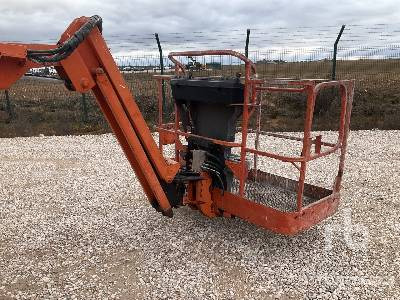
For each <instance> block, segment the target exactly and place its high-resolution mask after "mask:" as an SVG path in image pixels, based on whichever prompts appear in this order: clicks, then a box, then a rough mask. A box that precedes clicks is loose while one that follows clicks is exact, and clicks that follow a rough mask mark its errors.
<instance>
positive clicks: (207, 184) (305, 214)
mask: <svg viewBox="0 0 400 300" xmlns="http://www.w3.org/2000/svg"><path fill="white" fill-rule="evenodd" d="M87 21H88V18H87V17H81V18H78V19H75V20H74V21H73V22H72V23H71V25H70V26H69V27H68V28H67V30H66V31H65V32H64V34H63V35H62V36H61V39H60V43H62V42H64V41H66V40H67V39H68V38H69V37H71V36H72V35H73V34H74V33H75V32H76V31H77V30H78V29H79V28H81V26H82V25H83V24H85V23H86V22H87ZM56 47H57V45H36V44H11V43H0V89H8V88H9V87H10V86H11V85H12V84H13V83H14V82H15V81H17V80H18V79H19V78H21V77H22V76H23V75H24V74H25V73H26V72H27V71H28V70H29V69H31V68H37V67H42V66H49V65H53V66H54V67H55V69H56V70H57V72H58V74H59V75H60V77H61V78H62V79H64V80H66V81H67V82H70V85H72V87H73V89H74V90H76V91H78V92H81V93H84V92H88V91H89V90H92V91H93V93H94V95H95V96H96V99H97V102H98V104H99V106H100V108H101V110H102V112H103V114H104V115H105V117H106V119H107V121H108V122H109V124H110V126H111V128H112V130H113V132H114V133H115V136H116V138H117V139H118V141H119V143H120V145H121V147H122V149H123V151H124V153H125V155H126V157H127V159H128V160H129V162H130V164H131V166H132V168H133V170H134V171H135V173H136V175H137V177H138V179H139V181H140V183H141V185H142V187H143V189H144V192H145V193H146V195H147V197H148V199H149V201H150V203H151V204H152V205H153V206H157V207H159V208H160V210H161V211H162V212H163V214H164V215H167V216H172V209H171V205H170V202H169V201H168V198H167V195H166V194H165V192H164V190H163V187H162V184H161V181H163V182H166V183H170V182H172V181H173V180H174V178H175V176H176V174H177V173H178V171H179V169H180V163H179V160H180V158H179V151H181V150H184V149H185V146H184V145H182V144H181V142H180V140H179V137H180V136H186V137H187V136H193V135H192V134H190V133H187V132H184V131H181V130H179V126H180V121H179V114H178V112H177V111H176V113H175V123H174V124H163V123H162V111H160V112H161V113H160V118H159V126H158V130H159V132H160V145H159V147H160V148H161V149H162V145H163V144H171V143H174V144H175V148H176V149H175V150H176V151H175V160H171V159H168V158H164V157H163V155H162V151H160V149H159V148H158V147H157V144H156V143H155V141H154V139H153V137H152V135H151V132H150V129H149V128H148V126H147V124H146V122H145V120H144V119H143V116H142V114H141V113H140V111H139V108H138V106H137V104H136V102H135V100H134V98H133V96H132V94H131V93H130V91H129V88H128V86H127V85H126V83H125V81H124V79H123V77H122V75H121V74H120V72H119V70H118V67H117V65H116V64H115V62H114V60H113V58H112V56H111V54H110V52H109V49H108V47H107V45H106V43H105V41H104V39H103V37H102V35H101V33H100V31H99V30H98V28H94V29H93V30H92V31H91V32H90V33H89V35H88V36H87V37H86V39H85V40H84V41H83V42H82V43H81V44H80V45H79V46H78V47H77V48H76V49H75V50H74V51H73V52H72V54H71V55H70V56H68V57H67V58H65V59H63V60H61V61H60V62H57V63H36V62H32V61H31V60H29V59H28V58H27V51H28V49H29V50H32V49H35V50H49V49H54V48H56ZM178 55H180V56H202V55H231V56H234V57H237V58H239V59H241V60H242V61H243V62H244V63H245V76H244V83H245V88H244V103H243V114H242V129H241V134H242V140H241V142H240V143H236V142H227V141H220V140H213V139H209V138H205V137H202V138H205V139H208V140H212V141H213V142H214V143H216V144H220V145H223V146H227V147H238V148H240V161H239V162H237V163H234V162H231V161H227V162H226V163H227V166H228V167H230V168H231V169H232V171H233V173H234V175H235V176H236V177H237V178H238V179H239V181H240V186H239V194H238V195H234V194H232V193H229V192H225V193H222V191H221V190H219V189H217V188H212V185H211V178H210V176H208V174H207V173H202V174H201V176H202V178H203V180H200V181H197V182H193V181H192V182H188V183H187V193H186V197H185V202H186V203H187V204H188V205H190V206H191V207H196V208H198V209H200V210H201V211H202V212H203V213H204V214H205V215H207V216H209V217H213V216H219V215H223V216H231V215H233V216H238V217H240V218H243V219H245V220H247V221H249V222H251V223H254V224H257V225H259V226H262V227H264V228H268V229H271V230H273V231H276V232H279V233H283V234H294V233H296V232H298V231H300V230H303V229H306V228H308V227H310V226H311V225H313V224H316V223H317V222H319V221H320V220H322V219H324V218H326V217H327V216H329V215H330V214H332V213H333V212H334V211H335V210H336V208H337V205H338V201H339V191H340V182H341V178H342V175H343V168H344V158H345V150H346V145H347V135H348V130H349V121H350V112H351V103H352V93H353V82H352V81H334V82H324V83H319V84H317V83H316V82H313V81H305V82H297V83H291V84H293V85H298V86H299V85H300V86H301V87H300V88H280V87H266V86H264V85H263V84H264V81H262V80H259V79H256V78H254V77H252V75H255V74H256V68H255V65H254V64H253V63H252V62H251V61H250V60H249V59H248V58H246V57H245V56H244V55H242V54H240V53H237V52H234V51H230V50H218V51H190V52H181V53H171V54H170V55H169V57H170V59H171V60H172V61H173V62H174V63H175V66H176V68H175V70H176V72H177V74H181V73H183V72H185V69H184V66H183V65H182V64H181V63H180V62H179V61H178V60H176V59H175V56H178ZM162 79H168V77H166V76H158V77H157V80H158V82H159V83H160V84H161V80H162ZM331 86H339V87H340V91H341V99H342V113H341V118H340V129H339V139H338V141H337V143H336V144H335V145H330V146H331V149H330V150H328V151H326V152H322V153H321V152H320V147H321V145H326V146H329V143H323V142H322V141H320V140H319V139H316V140H314V141H312V140H311V138H310V130H311V124H312V116H313V109H314V104H315V97H316V95H317V93H318V91H319V90H320V89H322V88H326V87H331ZM159 90H160V89H159ZM265 90H267V91H270V92H277V91H287V92H305V93H307V104H308V106H307V114H306V122H305V128H304V139H303V151H302V155H301V156H300V157H285V156H280V155H276V154H274V153H269V152H264V151H260V150H258V149H252V148H248V147H247V144H246V142H247V133H248V121H249V117H250V115H251V114H252V113H253V111H254V107H256V106H257V105H258V103H257V101H256V99H257V94H258V93H260V92H262V91H265ZM160 91H161V90H160ZM159 97H160V98H159V103H160V104H161V101H162V99H161V93H160V95H159ZM160 107H162V105H161V106H160ZM249 108H251V110H249ZM175 110H176V108H175ZM281 137H284V136H281ZM312 144H315V145H316V149H318V151H317V153H315V154H311V152H310V149H311V145H312ZM338 149H340V150H341V156H340V164H339V172H338V174H337V177H336V181H335V184H334V188H333V193H332V194H331V195H330V196H327V197H325V198H323V199H321V200H319V201H317V202H314V203H313V204H311V205H309V206H305V207H303V205H302V197H303V191H304V178H305V172H306V165H307V162H309V161H310V160H313V159H317V158H319V157H322V156H325V155H328V154H330V153H332V152H334V151H336V150H338ZM247 153H253V154H254V155H260V156H266V157H270V158H274V159H278V160H281V161H284V162H290V163H293V164H296V162H297V163H300V167H298V169H299V171H300V179H299V182H298V196H297V211H295V212H291V213H286V212H281V211H278V210H275V209H273V208H270V207H268V206H265V205H261V204H257V203H255V202H252V201H249V200H247V199H246V198H245V197H244V191H245V182H246V179H247V176H248V175H249V171H248V168H247V164H246V154H247ZM296 166H297V165H296Z"/></svg>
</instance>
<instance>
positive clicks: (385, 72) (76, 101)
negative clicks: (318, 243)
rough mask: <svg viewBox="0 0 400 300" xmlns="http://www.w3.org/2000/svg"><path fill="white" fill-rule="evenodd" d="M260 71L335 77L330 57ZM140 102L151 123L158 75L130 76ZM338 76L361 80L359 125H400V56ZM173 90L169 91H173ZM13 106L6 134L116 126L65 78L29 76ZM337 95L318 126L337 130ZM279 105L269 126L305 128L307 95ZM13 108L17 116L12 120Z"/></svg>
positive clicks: (349, 64)
mask: <svg viewBox="0 0 400 300" xmlns="http://www.w3.org/2000/svg"><path fill="white" fill-rule="evenodd" d="M257 70H258V73H259V76H260V77H264V78H282V77H285V78H288V77H289V78H329V77H330V71H331V62H330V61H315V62H294V63H258V64H257ZM237 72H243V68H240V67H238V66H235V67H233V66H224V67H223V70H222V73H223V74H225V75H235V74H236V73H237ZM220 73H221V71H220V70H215V71H212V72H210V71H202V72H200V73H199V75H217V74H220ZM124 76H125V79H126V81H127V82H128V85H129V86H130V88H131V90H132V92H133V94H134V95H135V97H136V100H137V102H138V104H139V106H140V108H141V110H142V112H143V114H144V116H145V118H146V120H147V121H148V122H149V123H150V124H154V123H155V120H156V116H157V105H156V95H157V94H156V91H157V90H156V85H155V81H154V80H153V79H152V76H153V74H152V73H149V74H147V73H145V72H143V73H137V72H136V73H127V74H124ZM337 78H338V79H356V91H355V95H354V106H353V115H352V128H353V129H372V128H379V129H400V90H399V87H400V60H398V59H387V60H354V61H340V62H338V68H337ZM168 94H169V92H168V91H167V95H168ZM9 96H10V104H11V106H8V105H7V102H6V99H5V95H4V92H1V93H0V137H13V136H31V135H38V134H41V133H42V134H45V135H68V134H85V133H104V132H109V131H110V129H109V128H108V125H107V124H106V122H105V121H104V118H103V116H102V114H101V113H100V111H99V109H98V108H97V105H96V103H95V100H94V98H93V97H92V96H91V95H90V94H88V95H86V98H85V99H83V98H82V95H80V94H79V93H76V92H70V91H67V90H66V89H65V87H64V85H63V84H62V82H60V81H55V80H43V79H37V78H23V79H21V80H20V81H18V82H17V83H16V84H15V85H14V86H13V87H12V88H11V89H10V91H9ZM330 98H335V93H331V94H329V93H326V94H325V95H323V97H322V99H320V100H319V101H326V103H322V104H323V105H322V111H321V112H320V113H318V114H316V116H315V128H314V129H316V130H317V129H318V130H330V129H336V123H337V118H338V109H337V104H338V103H337V99H333V100H332V101H330ZM271 101H272V102H273V103H274V104H273V105H270V106H267V107H266V108H265V109H264V113H263V127H264V129H265V130H272V131H282V130H291V131H292V130H301V129H302V124H303V123H302V117H303V115H302V111H303V110H304V105H303V104H304V101H303V100H302V98H301V97H295V98H293V96H289V95H282V96H281V97H274V98H271ZM10 109H11V110H12V111H11V112H12V115H13V118H10V111H9V110H10Z"/></svg>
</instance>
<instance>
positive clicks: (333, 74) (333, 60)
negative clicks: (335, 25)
mask: <svg viewBox="0 0 400 300" xmlns="http://www.w3.org/2000/svg"><path fill="white" fill-rule="evenodd" d="M345 27H346V25H342V28H340V31H339V34H338V36H337V38H336V41H335V44H334V45H333V58H332V80H335V79H336V55H337V46H338V43H339V40H340V38H341V36H342V33H343V30H344V29H345Z"/></svg>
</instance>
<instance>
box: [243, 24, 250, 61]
mask: <svg viewBox="0 0 400 300" xmlns="http://www.w3.org/2000/svg"><path fill="white" fill-rule="evenodd" d="M249 41H250V29H247V34H246V46H245V48H244V55H245V56H246V57H247V58H248V57H249Z"/></svg>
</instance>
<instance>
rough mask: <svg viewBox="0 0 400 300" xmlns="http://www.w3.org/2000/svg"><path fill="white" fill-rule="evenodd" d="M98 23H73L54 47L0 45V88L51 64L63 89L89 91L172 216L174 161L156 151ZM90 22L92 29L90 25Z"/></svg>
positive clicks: (155, 200)
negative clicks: (63, 83)
mask: <svg viewBox="0 0 400 300" xmlns="http://www.w3.org/2000/svg"><path fill="white" fill-rule="evenodd" d="M98 20H100V21H101V19H100V18H99V17H97V16H95V17H92V18H87V17H81V18H78V19H75V20H74V21H73V22H72V23H71V25H70V26H69V27H68V28H67V30H66V31H65V32H64V34H63V35H62V36H61V39H60V42H59V44H61V46H58V47H57V46H54V45H29V44H1V43H0V89H7V88H9V87H10V86H11V85H12V84H13V83H14V82H15V81H16V80H18V79H19V78H21V77H22V76H23V75H24V74H25V73H26V72H27V71H28V70H29V69H30V68H35V67H42V66H50V65H51V66H54V67H55V69H56V70H57V72H58V74H59V75H60V77H61V78H62V79H63V80H64V81H65V82H66V85H67V87H68V88H70V89H72V90H76V91H79V92H81V93H84V92H88V91H89V90H92V91H93V93H94V95H95V96H96V99H97V102H98V104H99V106H100V108H101V110H102V112H103V114H104V115H105V117H106V119H107V121H108V123H109V124H110V126H111V128H112V130H113V132H114V133H115V136H116V137H117V139H118V141H119V143H120V145H121V147H122V149H123V150H124V153H125V155H126V157H127V158H128V160H129V162H130V164H131V166H132V168H133V170H134V171H135V173H136V175H137V177H138V179H139V181H140V183H141V185H142V187H143V189H144V191H145V193H146V195H147V197H148V199H149V201H150V202H151V204H152V205H153V206H154V207H156V208H157V209H159V210H161V211H162V212H163V214H164V215H167V216H172V209H171V203H172V205H174V202H175V201H176V199H170V200H169V199H168V197H167V193H166V192H165V191H166V190H169V191H170V190H171V186H170V187H169V185H173V183H172V181H173V179H174V178H175V176H176V174H177V172H178V171H179V168H180V166H179V163H177V162H175V161H172V160H171V161H168V160H166V159H164V157H163V155H162V153H161V152H160V150H159V149H158V147H157V144H156V143H155V141H154V139H153V137H152V135H151V132H150V129H149V128H148V126H147V124H146V122H145V120H144V118H143V116H142V114H141V113H140V110H139V108H138V106H137V104H136V102H135V100H134V97H133V96H132V94H131V92H130V90H129V88H128V86H127V84H126V83H125V81H124V79H123V77H122V75H121V74H120V72H119V69H118V67H117V65H116V64H115V62H114V59H113V58H112V56H111V53H110V52H109V49H108V47H107V44H106V43H105V41H104V39H103V37H102V35H101V32H100V29H101V26H99V25H100V24H99V22H98ZM95 21H97V23H96V24H95V25H96V26H92V27H90V26H91V25H93V23H94V22H95ZM60 49H61V50H60ZM56 51H58V54H56V53H55V52H56ZM172 188H173V186H172ZM170 201H171V202H170Z"/></svg>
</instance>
